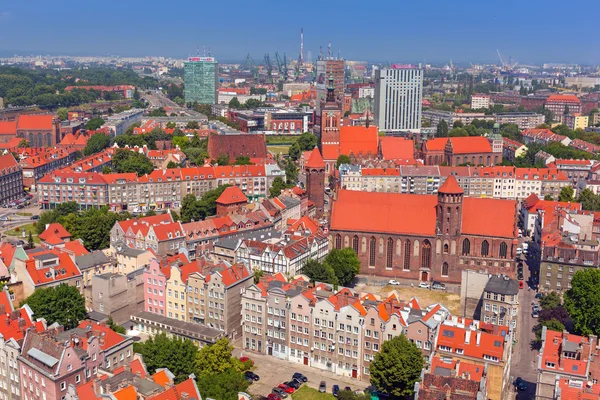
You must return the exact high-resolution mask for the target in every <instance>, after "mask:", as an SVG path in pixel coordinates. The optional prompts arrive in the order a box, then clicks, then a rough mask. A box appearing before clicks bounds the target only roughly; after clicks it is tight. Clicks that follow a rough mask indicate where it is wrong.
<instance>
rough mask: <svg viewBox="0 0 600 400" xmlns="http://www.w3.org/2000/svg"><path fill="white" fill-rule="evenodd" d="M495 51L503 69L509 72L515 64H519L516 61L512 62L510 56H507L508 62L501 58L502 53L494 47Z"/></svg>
mask: <svg viewBox="0 0 600 400" xmlns="http://www.w3.org/2000/svg"><path fill="white" fill-rule="evenodd" d="M496 52H497V53H498V58H500V63H501V64H502V70H503V71H506V72H510V71H512V70H513V69H514V68H515V67H516V66H517V64H519V63H518V62H515V63H514V64H513V62H512V57H510V58H509V60H508V63H506V62H504V59H503V58H502V55H501V54H500V50H498V49H496Z"/></svg>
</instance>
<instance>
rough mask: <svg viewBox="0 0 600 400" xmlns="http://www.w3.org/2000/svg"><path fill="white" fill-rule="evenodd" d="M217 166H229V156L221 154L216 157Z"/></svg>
mask: <svg viewBox="0 0 600 400" xmlns="http://www.w3.org/2000/svg"><path fill="white" fill-rule="evenodd" d="M217 164H219V165H229V154H226V153H222V154H219V156H218V157H217Z"/></svg>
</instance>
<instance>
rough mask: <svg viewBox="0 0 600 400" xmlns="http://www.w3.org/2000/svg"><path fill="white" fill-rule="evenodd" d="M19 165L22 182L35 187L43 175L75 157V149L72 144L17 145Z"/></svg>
mask: <svg viewBox="0 0 600 400" xmlns="http://www.w3.org/2000/svg"><path fill="white" fill-rule="evenodd" d="M16 153H17V154H18V156H19V165H20V166H21V169H22V171H23V183H24V184H25V186H27V187H30V188H31V189H36V187H37V182H38V181H39V180H40V178H42V177H43V176H44V175H46V174H48V173H51V172H52V171H55V170H58V169H60V168H64V167H67V166H68V165H70V164H71V163H73V162H74V161H75V159H76V157H77V149H76V148H74V147H73V146H67V147H56V148H45V147H19V148H17V149H16Z"/></svg>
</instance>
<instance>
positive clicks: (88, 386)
mask: <svg viewBox="0 0 600 400" xmlns="http://www.w3.org/2000/svg"><path fill="white" fill-rule="evenodd" d="M75 389H76V391H77V397H78V398H79V399H81V400H83V399H86V400H88V399H89V400H101V398H100V397H98V396H97V395H96V393H95V392H94V381H88V382H87V383H84V384H83V385H78V386H77V387H76V388H75Z"/></svg>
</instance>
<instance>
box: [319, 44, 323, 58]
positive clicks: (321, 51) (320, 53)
mask: <svg viewBox="0 0 600 400" xmlns="http://www.w3.org/2000/svg"><path fill="white" fill-rule="evenodd" d="M322 59H323V46H319V60H322Z"/></svg>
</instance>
